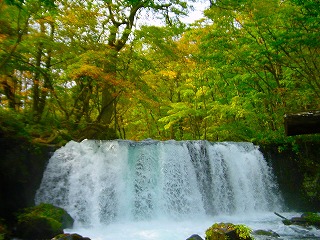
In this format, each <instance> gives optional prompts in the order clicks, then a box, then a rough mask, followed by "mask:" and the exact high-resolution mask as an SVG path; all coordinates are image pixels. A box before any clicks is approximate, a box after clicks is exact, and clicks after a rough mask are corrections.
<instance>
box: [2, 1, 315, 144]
mask: <svg viewBox="0 0 320 240" xmlns="http://www.w3.org/2000/svg"><path fill="white" fill-rule="evenodd" d="M193 2H195V1H180V0H170V1H169V0H167V1H157V0H155V1H151V0H145V1H132V0H130V1H129V0H122V1H108V0H100V1H80V0H76V1H68V0H57V1H55V0H46V1H40V0H6V1H0V81H1V85H0V115H1V117H0V122H1V129H2V131H4V132H10V131H11V132H12V131H16V133H17V134H19V135H23V136H25V137H29V138H30V139H33V140H34V141H36V142H41V143H55V144H63V143H65V142H66V141H68V140H70V139H75V140H81V139H84V138H96V139H110V138H124V139H137V140H138V139H145V138H154V139H172V138H173V139H177V140H183V139H207V140H210V141H224V140H233V141H252V142H255V143H257V144H260V143H270V142H294V141H295V139H296V138H287V137H285V134H284V126H283V116H284V114H285V113H288V112H299V111H306V110H312V109H319V108H320V72H319V71H320V68H319V62H320V59H319V53H320V31H319V23H320V15H319V14H320V3H319V1H318V0H308V1H300V0H285V1H283V0H281V1H280V0H271V1H259V0H250V1H249V0H242V1H232V0H219V1H210V2H211V6H210V7H208V9H207V10H206V11H205V17H204V18H203V19H202V20H200V21H197V22H195V23H194V24H191V25H186V24H184V23H182V22H181V21H180V17H181V16H183V15H185V14H187V13H188V10H189V8H188V6H190V4H191V5H192V4H193ZM198 2H201V1H198ZM202 2H203V3H204V1H202ZM155 19H156V20H157V22H158V23H159V21H161V22H162V25H160V24H158V25H157V26H154V25H152V22H153V21H154V20H155Z"/></svg>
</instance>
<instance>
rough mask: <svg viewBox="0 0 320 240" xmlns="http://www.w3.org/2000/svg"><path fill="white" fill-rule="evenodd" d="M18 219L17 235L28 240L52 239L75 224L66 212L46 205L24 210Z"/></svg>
mask: <svg viewBox="0 0 320 240" xmlns="http://www.w3.org/2000/svg"><path fill="white" fill-rule="evenodd" d="M17 218H18V225H17V235H18V237H21V238H26V239H46V238H52V237H54V236H56V235H58V234H61V233H63V229H64V228H66V227H72V224H73V219H72V218H71V217H70V215H69V214H68V213H67V212H66V211H65V210H63V209H62V208H58V207H55V206H53V205H51V204H45V203H42V204H40V205H38V206H35V207H31V208H26V209H24V210H23V211H22V212H21V213H19V214H18V217H17Z"/></svg>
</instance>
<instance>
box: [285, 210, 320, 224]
mask: <svg viewBox="0 0 320 240" xmlns="http://www.w3.org/2000/svg"><path fill="white" fill-rule="evenodd" d="M282 222H283V223H284V224H285V225H291V224H294V225H299V226H303V227H308V226H314V227H316V228H320V215H319V214H317V213H311V212H308V213H304V214H302V215H301V216H300V217H293V218H291V219H284V220H283V221H282Z"/></svg>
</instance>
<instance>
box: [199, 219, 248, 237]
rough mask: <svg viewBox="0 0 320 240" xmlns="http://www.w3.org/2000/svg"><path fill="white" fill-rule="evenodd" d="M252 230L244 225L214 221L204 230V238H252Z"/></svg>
mask: <svg viewBox="0 0 320 240" xmlns="http://www.w3.org/2000/svg"><path fill="white" fill-rule="evenodd" d="M251 232H252V230H251V229H250V228H248V227H247V226H245V225H234V224H232V223H215V224H213V225H212V226H211V227H210V228H208V229H207V231H206V237H205V239H206V240H253V237H252V236H251Z"/></svg>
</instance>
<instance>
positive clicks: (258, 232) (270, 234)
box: [252, 229, 280, 238]
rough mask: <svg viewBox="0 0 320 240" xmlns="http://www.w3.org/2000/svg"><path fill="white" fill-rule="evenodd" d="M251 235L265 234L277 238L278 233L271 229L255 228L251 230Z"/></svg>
mask: <svg viewBox="0 0 320 240" xmlns="http://www.w3.org/2000/svg"><path fill="white" fill-rule="evenodd" d="M252 234H253V235H255V236H266V237H272V238H278V237H280V235H279V234H278V233H276V232H274V231H272V230H262V229H259V230H255V231H254V232H252Z"/></svg>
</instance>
